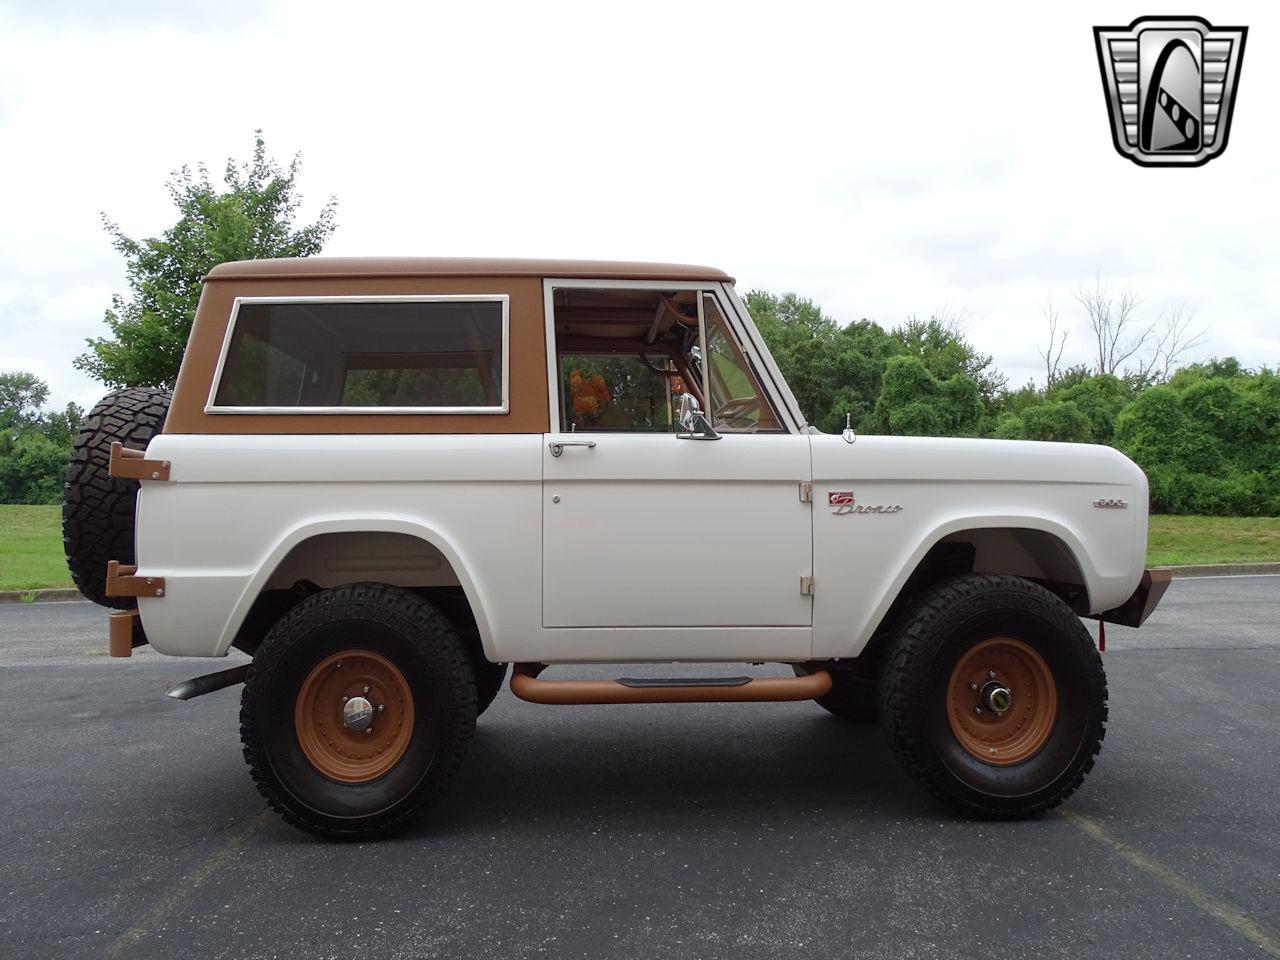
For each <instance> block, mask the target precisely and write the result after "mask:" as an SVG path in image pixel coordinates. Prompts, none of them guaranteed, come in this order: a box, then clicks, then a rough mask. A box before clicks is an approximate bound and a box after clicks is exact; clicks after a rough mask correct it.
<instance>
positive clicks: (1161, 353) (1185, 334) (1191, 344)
mask: <svg viewBox="0 0 1280 960" xmlns="http://www.w3.org/2000/svg"><path fill="white" fill-rule="evenodd" d="M1195 318H1196V312H1195V310H1194V309H1192V308H1190V307H1188V306H1187V305H1186V304H1185V303H1177V304H1174V305H1173V306H1172V307H1170V308H1169V309H1168V310H1167V311H1166V312H1165V313H1163V314H1161V316H1160V323H1159V324H1158V326H1157V327H1156V328H1155V330H1154V331H1153V333H1152V341H1153V342H1152V348H1151V359H1150V361H1149V364H1148V372H1149V373H1150V375H1152V376H1154V377H1155V378H1157V379H1158V380H1160V381H1161V382H1164V381H1165V380H1168V379H1169V376H1170V374H1171V373H1173V371H1174V369H1175V368H1176V367H1177V366H1178V364H1179V362H1181V361H1182V359H1183V358H1184V357H1185V356H1186V355H1187V354H1188V353H1190V352H1191V351H1192V350H1194V349H1195V348H1196V347H1198V346H1200V345H1201V344H1202V343H1204V341H1205V337H1206V336H1207V335H1208V333H1209V328H1208V327H1202V328H1199V329H1195V328H1193V327H1192V324H1193V323H1194V322H1195Z"/></svg>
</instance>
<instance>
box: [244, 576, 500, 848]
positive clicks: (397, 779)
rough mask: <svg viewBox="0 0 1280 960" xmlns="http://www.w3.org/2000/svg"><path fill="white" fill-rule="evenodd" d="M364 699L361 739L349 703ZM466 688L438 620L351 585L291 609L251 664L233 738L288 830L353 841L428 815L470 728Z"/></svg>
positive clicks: (404, 597) (453, 641)
mask: <svg viewBox="0 0 1280 960" xmlns="http://www.w3.org/2000/svg"><path fill="white" fill-rule="evenodd" d="M358 697H364V698H366V699H367V700H368V702H369V706H370V711H371V715H372V720H371V722H370V724H369V727H368V729H369V731H370V732H368V733H366V732H365V730H364V729H349V728H348V727H347V725H346V723H345V722H344V719H343V718H344V707H345V706H346V703H347V701H348V700H349V699H355V698H358ZM475 722H476V686H475V677H474V675H473V673H472V669H471V661H470V658H469V657H468V656H467V651H466V648H465V647H464V645H463V644H462V642H461V641H460V640H459V638H458V635H457V633H456V632H455V631H454V629H453V626H452V625H451V624H450V622H449V621H448V619H446V618H445V617H444V616H442V615H441V614H440V612H439V611H438V610H437V609H436V608H435V607H434V606H432V605H431V604H430V603H429V602H428V601H426V600H424V599H422V598H421V597H420V596H418V595H416V594H414V593H411V592H410V591H408V590H402V589H399V588H397V587H389V586H382V585H374V584H352V585H348V586H343V587H338V588H336V589H333V590H322V591H320V592H319V593H316V594H313V595H312V596H310V597H308V598H307V599H306V600H304V601H302V602H301V603H300V604H298V605H297V606H296V607H294V608H293V609H292V610H290V611H289V613H288V614H286V615H285V617H284V618H283V619H282V620H281V621H280V622H279V623H277V624H276V625H275V626H274V627H273V628H272V629H271V630H270V631H269V632H268V633H267V636H266V637H265V638H264V639H263V641H262V645H261V646H260V647H259V648H258V652H257V655H256V656H255V657H254V660H253V663H252V664H251V665H250V667H249V674H248V677H247V678H246V680H245V686H244V693H243V695H242V698H241V707H240V739H241V742H242V743H243V745H244V757H245V760H246V761H247V762H248V764H249V769H250V772H251V773H252V775H253V779H254V782H255V783H256V784H257V786H258V790H259V791H260V792H261V793H262V795H263V796H264V797H266V798H267V801H268V803H270V804H271V806H272V807H273V808H274V809H275V810H276V811H277V812H278V813H280V815H281V816H283V817H284V819H285V820H286V821H288V822H289V823H291V824H293V825H294V826H297V827H300V828H302V829H303V830H307V831H310V832H312V833H317V834H321V835H323V836H328V837H336V838H342V839H360V838H364V837H371V836H374V835H377V834H381V833H385V832H387V831H389V830H392V829H394V828H396V827H399V826H401V825H402V824H404V823H405V822H407V821H409V820H410V819H412V818H414V817H416V816H418V815H420V814H422V813H423V812H425V811H426V810H428V809H429V808H430V807H431V806H433V805H434V804H435V803H436V801H437V800H439V799H440V797H441V796H442V795H443V793H444V790H445V788H446V787H447V786H448V784H449V782H450V781H451V780H452V779H453V777H454V775H455V774H456V773H457V770H458V767H459V766H460V764H461V762H462V758H463V756H464V754H465V753H466V749H467V744H468V741H469V740H470V739H471V735H472V733H473V732H474V730H475Z"/></svg>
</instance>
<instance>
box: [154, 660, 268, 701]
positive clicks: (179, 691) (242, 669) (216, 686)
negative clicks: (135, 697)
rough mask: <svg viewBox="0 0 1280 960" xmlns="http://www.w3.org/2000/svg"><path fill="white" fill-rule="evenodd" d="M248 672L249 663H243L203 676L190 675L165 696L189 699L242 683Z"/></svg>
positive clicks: (175, 698)
mask: <svg viewBox="0 0 1280 960" xmlns="http://www.w3.org/2000/svg"><path fill="white" fill-rule="evenodd" d="M248 674H249V664H247V663H244V664H241V665H240V666H238V667H232V668H231V669H230V670H219V671H218V672H217V673H208V674H205V675H204V676H203V677H192V678H191V679H190V680H183V681H182V682H181V683H180V684H178V685H177V686H176V687H173V688H172V689H171V690H170V691H169V692H168V693H166V694H165V696H166V697H171V698H172V699H174V700H190V699H191V698H192V697H203V696H204V695H205V694H206V693H213V691H215V690H221V689H222V688H223V687H234V686H235V685H236V684H237V683H244V678H245V677H246V676H248Z"/></svg>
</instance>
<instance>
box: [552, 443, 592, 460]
mask: <svg viewBox="0 0 1280 960" xmlns="http://www.w3.org/2000/svg"><path fill="white" fill-rule="evenodd" d="M595 445H596V442H595V441H594V440H552V441H551V442H550V443H549V444H547V446H548V447H550V448H551V455H552V456H553V457H558V456H560V454H562V453H564V448H565V447H594V446H595Z"/></svg>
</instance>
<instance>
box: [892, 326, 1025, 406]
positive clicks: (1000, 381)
mask: <svg viewBox="0 0 1280 960" xmlns="http://www.w3.org/2000/svg"><path fill="white" fill-rule="evenodd" d="M890 336H892V337H893V338H894V339H895V340H897V341H898V342H899V344H900V345H901V347H902V349H901V351H900V352H902V353H904V354H906V355H907V356H909V357H916V358H918V359H919V360H920V362H921V363H923V364H924V365H925V368H926V369H927V370H928V371H929V372H930V373H931V374H933V375H934V376H935V377H937V378H938V379H939V380H950V379H952V378H954V377H957V376H965V377H968V378H969V379H970V380H971V381H973V383H974V384H975V385H976V386H977V388H978V393H979V394H980V395H981V397H982V399H983V401H984V402H985V403H990V402H992V401H993V400H994V399H995V398H996V395H997V394H998V393H999V392H1000V390H1002V389H1003V388H1004V385H1005V383H1006V382H1007V380H1006V378H1005V376H1004V375H1003V374H1001V373H1000V372H999V371H997V370H995V369H994V368H993V367H992V362H993V361H992V359H991V357H990V356H988V355H987V354H985V353H978V351H977V350H975V349H974V347H973V345H972V344H971V343H969V342H968V341H967V340H965V338H964V336H963V334H962V333H961V332H960V330H959V328H958V327H957V326H956V325H955V324H948V323H944V322H943V321H941V320H939V319H938V318H937V317H930V318H929V319H928V320H919V319H917V318H916V317H909V318H908V319H907V322H906V323H904V324H902V325H901V326H898V327H894V328H893V330H891V331H890Z"/></svg>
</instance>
